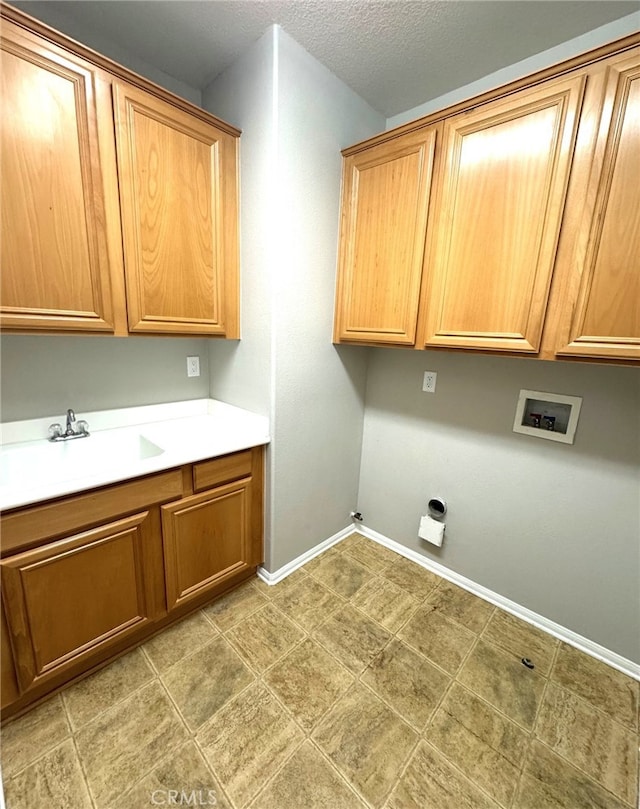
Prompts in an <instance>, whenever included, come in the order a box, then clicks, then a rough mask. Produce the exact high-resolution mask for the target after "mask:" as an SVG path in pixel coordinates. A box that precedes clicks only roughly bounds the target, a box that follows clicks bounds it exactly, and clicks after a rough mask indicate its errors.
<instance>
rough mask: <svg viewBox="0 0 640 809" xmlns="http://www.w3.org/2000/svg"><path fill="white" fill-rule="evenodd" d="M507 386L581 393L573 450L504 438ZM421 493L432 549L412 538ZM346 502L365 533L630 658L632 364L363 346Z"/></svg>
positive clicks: (639, 519)
mask: <svg viewBox="0 0 640 809" xmlns="http://www.w3.org/2000/svg"><path fill="white" fill-rule="evenodd" d="M425 370H433V371H436V372H437V373H438V379H437V388H436V393H434V394H427V393H423V392H422V390H421V386H422V375H423V372H424V371H425ZM521 388H528V389H532V390H541V391H548V392H555V393H564V394H569V395H575V396H582V397H583V404H582V412H581V414H580V422H579V424H578V430H577V434H576V440H575V444H574V445H565V444H559V443H555V442H551V441H544V440H541V439H538V438H532V437H529V436H525V435H521V434H516V433H513V432H512V426H513V419H514V414H515V407H516V402H517V399H518V393H519V391H520V389H521ZM434 495H440V496H442V497H444V499H445V500H446V501H447V503H448V505H449V513H448V516H447V529H446V538H445V542H444V545H443V547H442V548H441V549H438V548H436V547H434V546H432V545H429V544H428V543H425V542H423V541H422V540H420V539H418V536H417V532H418V522H419V518H420V516H421V515H422V514H425V513H426V505H427V501H428V499H429V498H430V497H432V496H434ZM358 506H359V508H360V510H361V511H362V512H363V513H364V517H365V523H366V525H368V526H369V527H371V528H373V529H375V530H376V531H379V532H381V533H382V534H385V535H387V536H389V537H391V538H392V539H395V540H397V541H399V542H401V543H402V544H404V545H406V546H407V547H409V548H412V549H414V550H419V551H420V552H421V553H423V554H424V555H425V556H426V557H428V558H431V559H434V560H436V561H438V562H440V563H441V564H443V565H445V566H446V567H448V568H450V569H452V570H455V571H456V572H458V573H460V574H462V575H464V576H466V577H468V578H470V579H472V580H474V581H476V582H478V583H479V584H482V585H484V586H485V587H488V588H490V589H491V590H494V591H495V592H497V593H500V594H502V595H504V596H506V597H507V598H510V599H512V600H513V601H516V602H517V603H519V604H522V605H524V606H525V607H528V608H530V609H532V610H534V611H535V612H537V613H539V614H541V615H543V616H546V617H547V618H550V619H551V620H553V621H556V622H558V623H560V624H562V625H564V626H566V627H568V628H569V629H572V630H574V631H575V632H578V633H579V634H581V635H584V636H585V637H587V638H591V639H592V640H594V641H596V642H597V643H600V644H602V645H603V646H605V647H607V648H609V649H612V650H613V651H616V652H618V653H619V654H621V655H623V656H625V657H627V658H629V659H631V660H635V661H640V587H639V579H638V575H639V572H640V372H639V371H638V369H635V368H622V367H612V366H591V365H581V364H577V363H562V362H540V361H536V360H529V359H510V358H506V357H505V358H502V357H485V356H480V355H478V356H473V355H464V354H455V353H449V352H437V353H436V352H426V353H423V352H420V353H418V352H405V351H395V350H392V349H372V350H371V358H370V362H369V373H368V383H367V398H366V411H365V426H364V444H363V451H362V466H361V477H360V493H359V498H358Z"/></svg>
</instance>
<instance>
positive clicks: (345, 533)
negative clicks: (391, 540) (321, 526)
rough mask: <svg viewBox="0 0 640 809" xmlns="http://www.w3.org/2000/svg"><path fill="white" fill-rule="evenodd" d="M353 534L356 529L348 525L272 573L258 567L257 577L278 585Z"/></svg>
mask: <svg viewBox="0 0 640 809" xmlns="http://www.w3.org/2000/svg"><path fill="white" fill-rule="evenodd" d="M354 533H356V529H355V528H354V527H353V526H352V525H349V526H348V527H347V528H343V529H342V531H338V533H337V534H334V535H333V536H332V537H329V539H325V540H323V541H322V542H321V543H320V544H319V545H315V546H314V547H313V548H311V549H310V550H308V551H305V552H304V553H302V554H300V556H297V557H296V558H295V559H293V560H292V561H291V562H287V564H286V565H283V566H282V567H281V568H279V569H278V570H276V571H275V572H274V573H269V571H268V570H265V569H264V568H263V567H259V568H258V570H257V573H258V577H259V578H260V579H262V581H263V582H266V583H267V584H278V582H280V581H282V580H283V579H286V578H287V576H289V575H290V574H291V573H293V572H294V570H297V569H298V568H299V567H302V566H303V565H306V564H307V562H310V561H311V560H312V559H315V557H316V556H320V554H321V553H323V552H324V551H326V550H327V549H328V548H330V547H331V546H332V545H337V544H338V542H342V540H343V539H346V538H347V537H349V536H351V534H354Z"/></svg>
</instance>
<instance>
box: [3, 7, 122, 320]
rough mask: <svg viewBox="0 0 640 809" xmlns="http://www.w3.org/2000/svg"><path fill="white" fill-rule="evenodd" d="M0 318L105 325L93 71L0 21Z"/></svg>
mask: <svg viewBox="0 0 640 809" xmlns="http://www.w3.org/2000/svg"><path fill="white" fill-rule="evenodd" d="M0 76H1V83H2V125H1V127H2V141H1V144H0V161H1V166H0V170H1V177H2V181H1V186H2V202H1V205H2V233H1V238H0V241H1V245H2V247H1V252H2V273H1V274H0V278H1V282H0V283H1V301H2V307H1V313H0V322H1V323H2V326H3V327H5V328H11V329H29V330H31V329H47V330H65V331H69V330H71V331H73V330H76V331H107V332H108V331H113V306H112V300H111V287H110V276H109V259H108V252H107V242H106V233H105V224H104V223H105V198H104V189H103V183H102V172H101V166H100V153H99V150H98V124H97V114H96V76H95V73H94V70H93V68H92V67H91V66H90V65H89V64H87V63H85V62H83V61H82V60H80V59H76V58H75V57H71V55H69V54H67V53H66V52H65V51H63V50H62V49H58V48H56V47H55V46H53V45H49V44H48V43H45V41H44V40H41V39H40V38H39V37H37V36H35V35H32V34H29V33H27V32H26V31H24V30H23V29H21V28H20V27H18V26H16V25H13V24H12V23H10V22H8V21H5V20H3V21H2V70H1V71H0Z"/></svg>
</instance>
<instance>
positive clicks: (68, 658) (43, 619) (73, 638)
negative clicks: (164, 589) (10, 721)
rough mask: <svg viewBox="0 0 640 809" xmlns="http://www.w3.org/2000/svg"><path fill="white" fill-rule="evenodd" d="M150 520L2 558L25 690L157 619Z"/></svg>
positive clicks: (131, 520)
mask: <svg viewBox="0 0 640 809" xmlns="http://www.w3.org/2000/svg"><path fill="white" fill-rule="evenodd" d="M147 517H148V512H142V513H140V514H136V515H133V516H131V517H127V518H125V519H123V520H118V521H116V522H114V523H110V524H108V525H105V526H102V527H100V528H96V529H92V530H91V531H86V532H84V533H81V534H77V535H75V536H71V537H68V538H65V539H63V540H60V541H58V542H53V543H49V544H47V545H45V546H43V547H41V548H38V549H36V550H31V551H26V552H25V553H21V554H17V555H15V556H11V557H9V558H7V559H4V560H2V562H1V563H0V565H1V572H2V585H3V601H4V605H5V609H6V612H7V620H8V623H9V629H10V633H11V638H12V646H13V648H14V650H15V662H16V671H17V675H18V680H19V682H20V685H21V688H23V689H26V688H28V687H29V685H30V684H31V683H32V682H33V681H34V680H37V679H39V678H46V677H47V676H48V674H49V673H50V672H56V673H57V671H59V670H60V669H61V668H64V667H65V666H67V665H68V664H69V662H75V660H77V659H78V658H80V659H82V658H90V656H91V655H92V653H93V651H94V649H95V648H96V647H100V646H101V645H103V644H107V643H109V642H110V641H112V640H113V639H114V638H118V637H124V636H127V635H129V634H132V632H134V631H137V630H138V629H139V628H140V627H141V626H143V625H144V624H147V623H149V622H151V621H152V619H153V617H154V616H153V614H152V613H151V612H150V610H149V604H150V602H151V603H152V602H153V593H152V588H153V583H152V581H151V579H150V577H149V575H148V572H147V568H146V567H145V563H144V559H145V542H146V536H145V530H144V521H145V519H146V518H147Z"/></svg>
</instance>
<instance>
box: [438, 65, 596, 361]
mask: <svg viewBox="0 0 640 809" xmlns="http://www.w3.org/2000/svg"><path fill="white" fill-rule="evenodd" d="M584 83H585V79H584V77H583V76H577V77H573V78H571V79H565V80H563V81H554V82H548V83H545V84H544V85H543V86H541V87H539V88H536V89H535V90H526V91H521V92H519V93H517V94H515V95H514V96H510V97H509V98H508V99H502V100H500V101H498V102H493V103H488V104H484V105H482V106H480V107H478V108H477V109H475V110H472V111H470V112H467V113H462V114H460V115H456V116H454V117H453V118H450V119H448V120H446V121H445V123H444V133H443V142H444V145H443V151H444V155H445V157H444V164H443V169H442V175H441V177H442V179H441V183H442V185H441V198H440V204H439V206H438V211H439V214H438V221H437V223H436V229H435V234H436V235H435V236H434V241H433V244H432V247H431V251H430V255H429V258H428V273H427V283H426V292H425V294H424V309H425V311H424V320H425V336H424V343H425V344H426V345H427V346H451V347H461V348H479V349H497V350H502V351H523V352H536V351H537V350H538V348H539V345H540V338H541V334H542V325H543V320H544V315H545V310H546V304H547V297H548V293H549V287H550V283H551V275H552V272H553V265H554V259H555V249H556V244H557V239H558V234H559V231H560V223H561V219H562V212H563V207H564V199H565V194H566V188H567V183H568V177H569V170H570V166H571V157H572V152H573V145H574V140H575V133H576V128H577V116H578V113H579V109H580V104H581V100H582V95H583V90H584Z"/></svg>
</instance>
